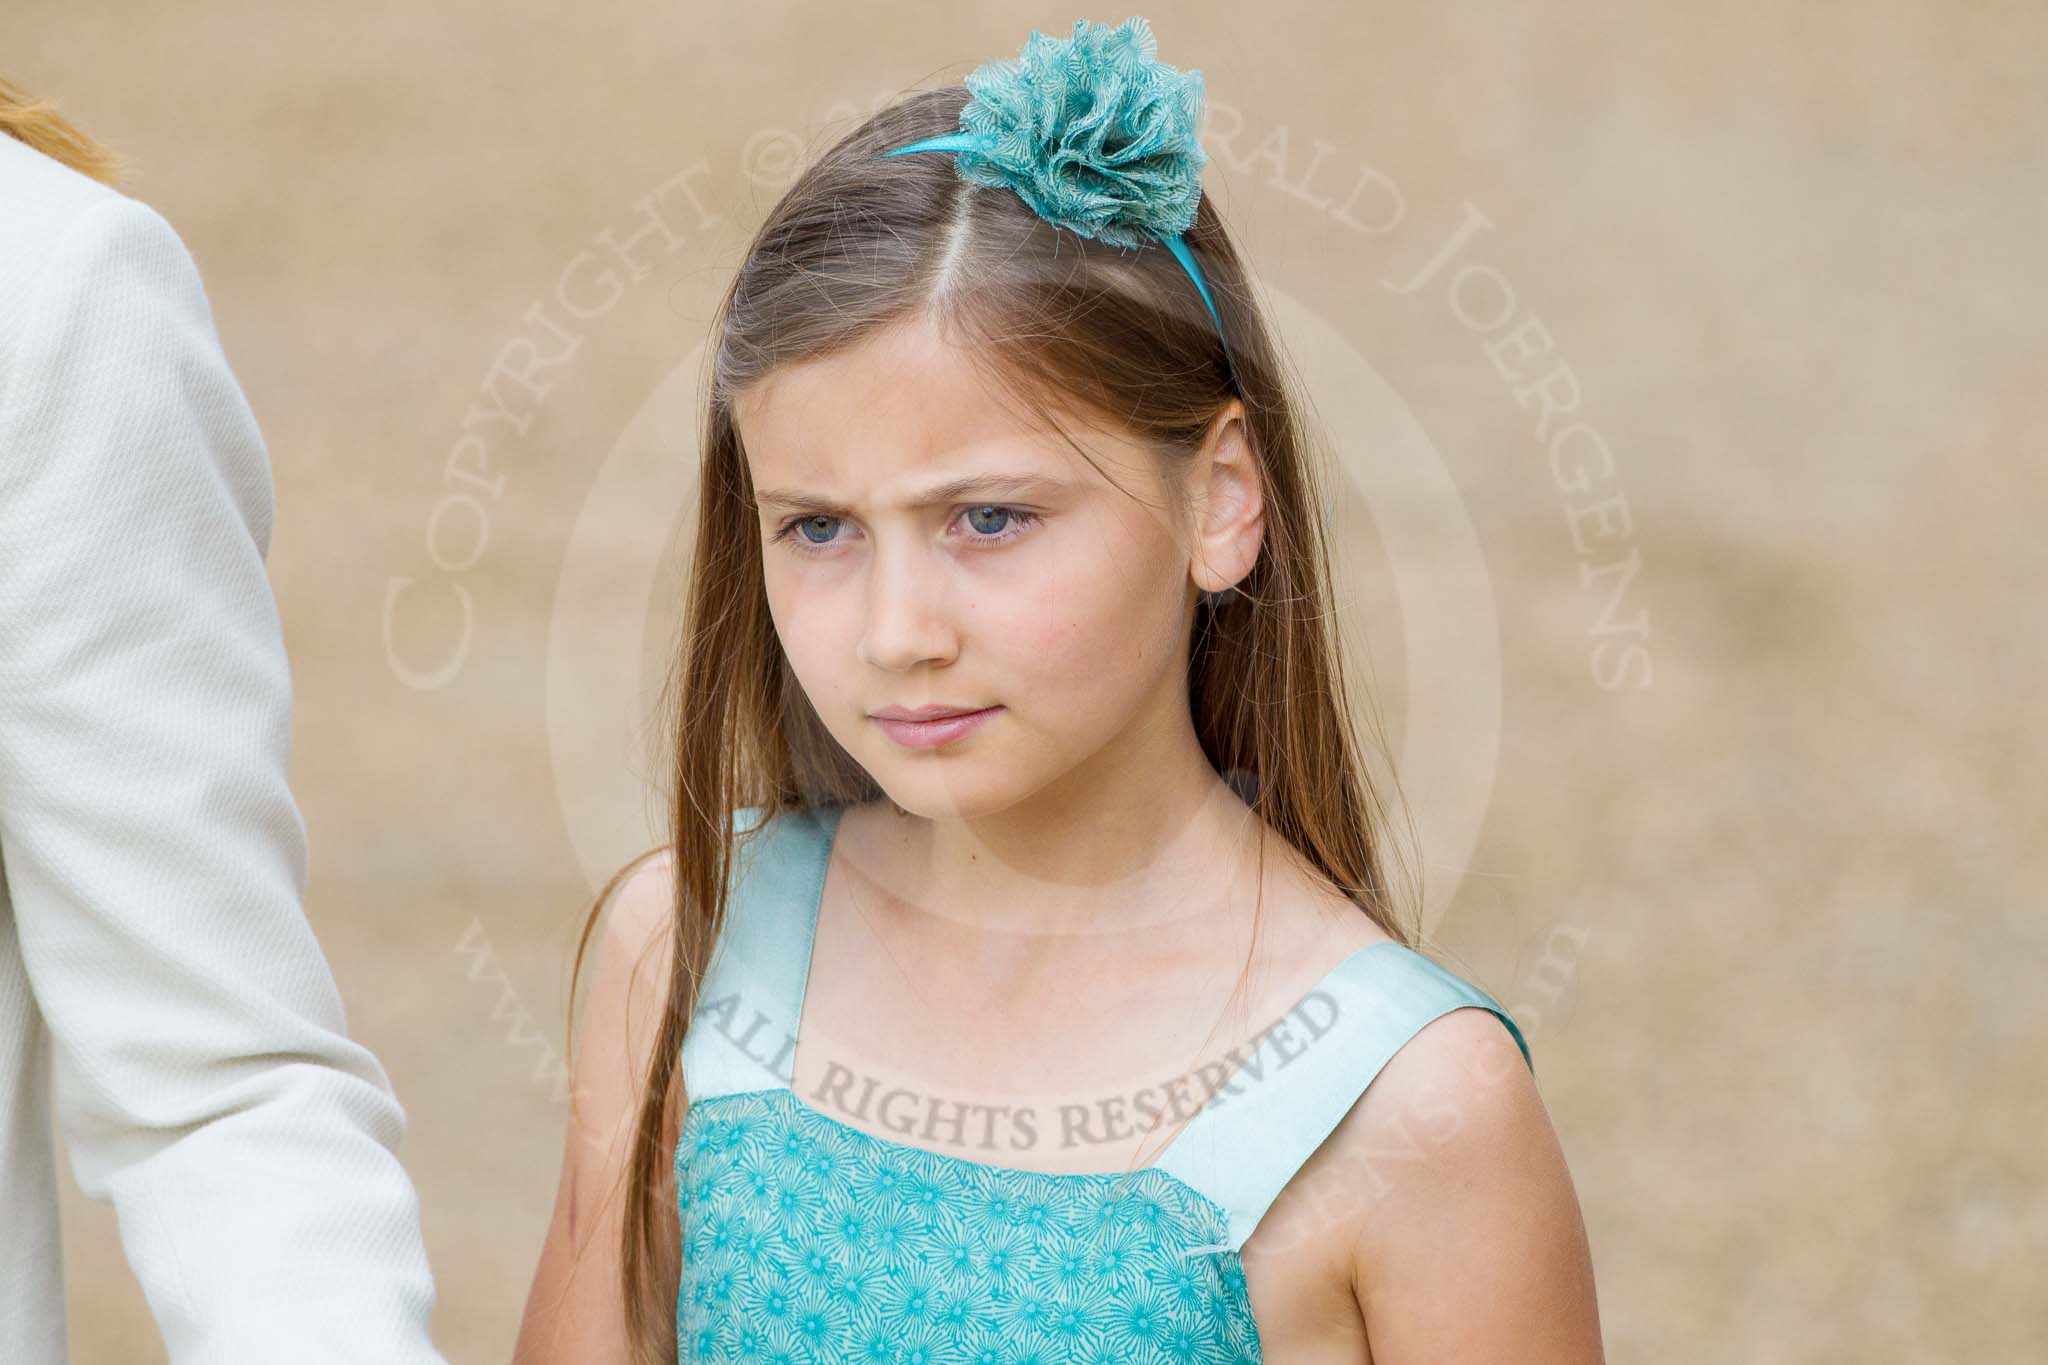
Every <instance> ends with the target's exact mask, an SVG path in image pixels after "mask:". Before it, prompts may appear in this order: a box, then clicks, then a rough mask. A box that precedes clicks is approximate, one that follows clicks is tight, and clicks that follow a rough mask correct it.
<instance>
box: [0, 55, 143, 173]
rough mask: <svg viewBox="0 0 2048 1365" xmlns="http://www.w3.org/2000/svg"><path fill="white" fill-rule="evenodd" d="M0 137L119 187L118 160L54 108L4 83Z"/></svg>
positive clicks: (0, 97) (0, 100)
mask: <svg viewBox="0 0 2048 1365" xmlns="http://www.w3.org/2000/svg"><path fill="white" fill-rule="evenodd" d="M0 133H6V134H7V135H8V136H10V137H12V138H15V139H16V140H18V141H21V142H26V143H27V144H28V145H29V146H31V147H33V148H35V149H36V150H37V151H39V152H41V153H42V154H43V155H44V156H48V157H54V158H55V159H57V160H58V161H61V162H63V163H64V164H65V165H67V166H69V167H70V168H71V169H72V170H74V171H81V172H83V173H84V174H86V175H89V176H91V177H92V178H93V179H95V180H97V181H99V182H101V183H102V184H106V185H113V186H116V187H118V186H119V185H120V183H121V176H122V174H123V171H124V167H123V166H122V164H121V158H120V157H118V156H116V155H115V154H114V153H113V152H112V151H110V150H108V149H107V148H106V147H105V146H103V145H101V144H100V143H98V142H96V141H94V140H93V138H92V137H91V136H89V135H88V134H87V133H86V132H85V130H84V129H82V128H80V127H79V126H78V125H77V124H75V123H73V122H72V121H71V120H70V119H67V118H65V117H64V116H63V115H62V114H60V113H58V112H57V106H56V105H54V104H52V103H50V102H49V101H48V100H39V99H35V98H32V97H31V96H30V95H29V94H28V93H27V92H25V91H23V90H20V89H17V88H16V87H14V86H12V85H9V84H8V83H7V82H6V81H0Z"/></svg>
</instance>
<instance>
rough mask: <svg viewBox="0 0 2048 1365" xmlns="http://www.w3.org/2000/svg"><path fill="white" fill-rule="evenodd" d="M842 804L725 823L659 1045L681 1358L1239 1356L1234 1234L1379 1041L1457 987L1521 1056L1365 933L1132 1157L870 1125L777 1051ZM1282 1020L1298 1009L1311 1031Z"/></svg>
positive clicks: (1243, 1310)
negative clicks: (709, 912) (672, 1097)
mask: <svg viewBox="0 0 2048 1365" xmlns="http://www.w3.org/2000/svg"><path fill="white" fill-rule="evenodd" d="M843 809H844V808H843V807H838V806H826V807H821V808H817V809H812V810H787V811H783V812H782V813H781V814H779V815H777V816H776V817H775V818H774V819H773V820H770V821H768V823H767V827H766V828H765V829H761V830H759V832H758V833H755V834H750V835H748V836H747V837H746V839H744V840H742V841H741V842H740V843H739V845H738V853H737V856H736V859H735V866H734V869H733V874H732V875H733V882H732V886H731V892H730V900H729V903H728V911H727V917H726V923H725V927H724V930H723V932H722V933H721V935H720V938H719V941H718V943H717V945H716V946H715V948H714V950H713V953H712V961H711V964H710V967H709V969H708V975H707V976H706V979H705V982H704V986H703V989H702V991H701V993H700V998H699V1002H698V1009H697V1013H696V1016H695V1018H694V1019H693V1021H692V1023H691V1026H690V1028H689V1030H688V1032H687V1034H686V1036H685V1038H684V1042H683V1048H682V1054H681V1066H682V1074H683V1084H684V1087H685V1090H686V1093H687V1096H688V1100H689V1107H688V1109H687V1110H686V1111H685V1114H684V1119H683V1126H682V1134H681V1139H680V1141H679V1142H678V1143H677V1144H676V1153H675V1175H676V1203H677V1211H678V1213H679V1214H680V1216H681V1225H682V1242H683V1246H682V1253H683V1256H682V1278H681V1283H680V1287H679V1289H678V1292H677V1295H676V1346H677V1358H678V1360H679V1361H680V1362H682V1365H693V1363H694V1365H709V1363H710V1362H714V1361H717V1362H725V1361H735V1362H737V1361H746V1362H762V1363H763V1365H794V1363H795V1362H806V1363H809V1365H841V1363H842V1362H844V1363H845V1365H853V1363H854V1362H861V1363H862V1365H954V1363H955V1362H958V1363H959V1365H999V1363H1000V1365H1054V1362H1061V1363H1062V1365H1064V1363H1065V1362H1080V1363H1081V1365H1098V1363H1099V1365H1110V1362H1115V1365H1134V1363H1139V1365H1142V1363H1144V1362H1158V1365H1198V1363H1201V1365H1208V1363H1210V1362H1214V1363H1216V1365H1239V1363H1243V1365H1255V1363H1256V1362H1258V1361H1260V1359H1261V1355H1260V1347H1259V1330H1258V1324H1257V1323H1256V1322H1255V1321H1254V1320H1253V1317H1252V1309H1251V1303H1250V1300H1249V1298H1248V1296H1247V1294H1246V1291H1245V1276H1244V1266H1243V1263H1242V1261H1241V1260H1240V1259H1239V1252H1240V1250H1241V1248H1242V1247H1243V1246H1244V1243H1245V1241H1246V1240H1247V1239H1248V1238H1249V1237H1250V1236H1251V1234H1252V1230H1253V1229H1254V1228H1255V1227H1257V1226H1258V1222H1259V1219H1260V1216H1261V1215H1262V1214H1264V1213H1265V1212H1266V1210H1267V1209H1268V1208H1269V1207H1270V1206H1271V1205H1272V1203H1273V1201H1274V1200H1275V1199H1276V1198H1277V1197H1278V1196H1279V1194H1280V1191H1281V1189H1282V1188H1283V1187H1284V1186H1285V1185H1286V1184H1287V1182H1288V1180H1289V1178H1291V1177H1292V1176H1293V1175H1294V1173H1295V1171H1297V1170H1298V1169H1299V1168H1300V1167H1301V1166H1302V1164H1303V1163H1304V1162H1306V1161H1307V1160H1308V1159H1309V1157H1310V1156H1311V1155H1313V1154H1314V1152H1315V1150H1316V1149H1317V1148H1318V1147H1319V1146H1320V1145H1321V1144H1322V1142H1323V1141H1324V1139H1325V1138H1327V1137H1328V1136H1329V1135H1330V1133H1331V1132H1332V1131H1333V1130H1335V1128H1336V1126H1337V1124H1338V1123H1339V1121H1341V1120H1342V1119H1343V1117H1344V1115H1345V1114H1346V1113H1347V1112H1349V1110H1350V1109H1351V1107H1352V1105H1353V1104H1354V1103H1355V1102H1356V1101H1357V1099H1358V1097H1359V1095H1360V1094H1361V1093H1363V1091H1364V1090H1365V1088H1366V1086H1367V1085H1368V1084H1369V1083H1370V1082H1371V1081H1372V1079H1373V1077H1374V1076H1375V1075H1377V1074H1378V1072H1379V1070H1380V1068H1381V1067H1382V1066H1384V1065H1385V1064H1386V1062H1387V1060H1388V1059H1389V1058H1390V1057H1392V1056H1393V1055H1394V1053H1395V1052H1397V1051H1398V1050H1399V1049H1400V1048H1401V1046H1402V1045H1403V1044H1404V1043H1406V1042H1407V1041H1408V1039H1410V1038H1411V1037H1413V1036H1414V1035H1415V1033H1416V1031H1417V1030H1419V1029H1420V1028H1422V1026H1423V1025H1425V1024H1427V1023H1429V1022H1430V1021H1431V1020H1433V1019H1435V1018H1437V1017H1438V1016H1440V1015H1442V1014H1445V1013H1448V1012H1449V1011H1451V1010H1454V1009H1461V1008H1464V1007H1466V1006H1477V1007H1479V1008H1482V1009H1487V1010H1490V1011H1492V1012H1493V1013H1494V1014H1496V1015H1498V1016H1499V1017H1500V1019H1501V1021H1502V1022H1503V1023H1505V1024H1506V1025H1507V1027H1508V1030H1509V1031H1510V1032H1511V1033H1512V1034H1513V1035H1514V1038H1515V1042H1516V1044H1517V1045H1518V1046H1520V1048H1521V1050H1522V1056H1523V1060H1524V1062H1525V1063H1528V1064H1529V1065H1531V1066H1532V1068H1533V1062H1531V1061H1530V1058H1529V1048H1528V1044H1527V1043H1526V1042H1524V1041H1523V1038H1522V1033H1521V1029H1520V1028H1519V1027H1517V1025H1516V1024H1515V1021H1514V1020H1513V1019H1512V1018H1510V1017H1509V1015H1508V1013H1507V1012H1506V1011H1505V1010H1503V1009H1502V1008H1501V1007H1500V1006H1499V1005H1498V1004H1496V1003H1495V1002H1494V1001H1493V999H1492V998H1491V997H1489V996H1488V995H1486V994H1485V993H1484V992H1482V991H1480V990H1479V989H1477V988H1476V987H1474V986H1472V985H1470V984H1468V983H1467V982H1466V981H1464V980H1463V979H1462V978H1460V977H1458V976H1456V975H1454V974H1452V973H1451V972H1449V971H1446V970H1445V969H1444V968H1442V967H1440V966H1438V965H1437V964H1436V963H1435V962H1433V961H1431V960H1430V959H1428V958H1426V957H1424V956H1423V955H1422V954H1420V953H1417V952H1415V951H1413V950H1412V949H1409V948H1406V947H1404V946H1402V945H1399V944H1393V943H1379V944H1373V945H1370V946H1368V947H1365V948H1362V949H1360V950H1359V951H1358V952H1356V953H1353V954H1352V955H1351V956H1350V957H1348V958H1346V959H1345V960H1344V961H1342V962H1341V963H1339V964H1338V965H1337V966H1336V967H1335V968H1334V969H1333V970H1332V971H1331V972H1330V973H1329V975H1328V976H1326V977H1325V978H1324V979H1323V981H1322V982H1321V983H1320V985H1319V986H1318V987H1317V988H1316V990H1314V991H1312V992H1310V993H1309V995H1308V996H1306V997H1304V998H1303V1002H1302V1004H1301V1005H1298V1006H1297V1007H1296V1010H1295V1011H1293V1012H1290V1013H1289V1014H1288V1015H1287V1016H1286V1019H1285V1024H1284V1025H1283V1026H1282V1027H1276V1028H1275V1029H1273V1030H1272V1031H1270V1032H1269V1033H1267V1034H1265V1035H1263V1036H1262V1038H1261V1040H1260V1042H1259V1044H1258V1046H1257V1047H1256V1048H1255V1049H1252V1050H1250V1051H1249V1054H1248V1055H1245V1056H1244V1057H1243V1060H1242V1061H1240V1063H1239V1069H1238V1071H1237V1072H1236V1073H1234V1074H1233V1077H1232V1080H1233V1084H1232V1085H1231V1086H1229V1087H1226V1088H1225V1089H1224V1090H1223V1091H1221V1092H1219V1093H1218V1094H1217V1095H1216V1097H1215V1099H1214V1100H1212V1101H1211V1103H1210V1104H1209V1105H1208V1106H1207V1107H1206V1108H1205V1109H1203V1110H1202V1112H1201V1113H1199V1114H1198V1115H1196V1116H1195V1117H1194V1118H1193V1120H1192V1121H1190V1122H1189V1123H1188V1125H1187V1127H1186V1128H1184V1129H1183V1130H1182V1131H1181V1133H1180V1134H1179V1136H1177V1137H1176V1138H1175V1139H1174V1140H1173V1142H1172V1144H1171V1145H1170V1146H1169V1147H1168V1148H1167V1149H1166V1151H1165V1153H1164V1154H1163V1155H1162V1156H1161V1157H1160V1158H1159V1159H1158V1160H1157V1161H1155V1162H1154V1164H1153V1165H1151V1166H1147V1167H1140V1168H1138V1169H1136V1170H1135V1171H1121V1172H1111V1173H1099V1174H1098V1173H1051V1172H1044V1171H1027V1170H1017V1169H1012V1168H1010V1167H1005V1166H998V1165H992V1164H985V1163H982V1162H979V1161H974V1160H970V1159H968V1158H965V1157H957V1156H953V1155H950V1154H943V1153H940V1152H937V1151H933V1150H930V1149H927V1148H921V1147H916V1146H911V1145H908V1144H905V1143H900V1142H896V1141H893V1140H890V1139H887V1138H882V1137H877V1136H875V1135H873V1134H871V1133H868V1132H867V1131H865V1130H864V1129H860V1128H855V1127H852V1126H850V1125H848V1124H845V1123H842V1122H841V1121H839V1120H838V1119H836V1118H833V1117H831V1116H830V1115H828V1114H826V1113H824V1112H823V1111H821V1110H818V1109H815V1108H813V1107H812V1106H810V1105H809V1104H807V1103H805V1102H804V1101H803V1100H801V1099H799V1098H798V1097H797V1095H796V1093H795V1092H794V1091H793V1090H792V1089H791V1086H790V1082H789V1079H788V1077H787V1076H786V1074H785V1068H787V1066H788V1065H789V1061H790V1059H791V1057H793V1056H794V1054H795V1050H796V1047H795V1039H796V1038H797V1034H798V1029H797V1026H798V1022H799V1020H800V1019H801V1017H802V1011H803V1001H804V987H805V983H806V978H807V977H808V975H809V971H810V957H811V944H812V939H813V936H814V934H815V931H816V928H817V915H818V907H819V903H820V901H821V900H822V898H823V894H824V882H825V868H826V863H827V860H828V859H829V857H830V855H831V848H832V838H833V834H834V832H835V831H836V829H837V827H838V822H839V816H840V814H841V813H842V812H843ZM763 815H764V809H763V808H761V807H748V808H746V809H745V810H743V811H741V812H740V813H739V815H738V817H737V819H736V821H735V827H736V828H737V829H740V830H748V829H751V828H753V827H755V826H757V825H760V824H761V822H762V819H763ZM1312 1002H1313V1003H1315V1004H1318V1005H1319V1006H1320V1008H1319V1009H1316V1010H1315V1011H1314V1012H1313V1013H1311V1012H1310V1010H1309V1008H1308V1007H1309V1006H1310V1004H1311V1003H1312ZM1288 1027H1299V1028H1306V1029H1311V1030H1317V1032H1316V1036H1315V1037H1314V1040H1313V1046H1307V1045H1304V1043H1303V1040H1302V1039H1301V1038H1299V1037H1293V1038H1289V1037H1288V1036H1287V1034H1286V1032H1285V1029H1287V1028H1288ZM1240 1079H1242V1080H1247V1081H1251V1082H1253V1083H1252V1084H1250V1085H1248V1086H1242V1087H1240V1086H1239V1085H1238V1084H1236V1082H1237V1081H1239V1080H1240ZM1175 1121H1176V1122H1177V1121H1178V1120H1177V1119H1176V1120H1175Z"/></svg>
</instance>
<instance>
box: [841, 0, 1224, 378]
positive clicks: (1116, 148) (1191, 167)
mask: <svg viewBox="0 0 2048 1365" xmlns="http://www.w3.org/2000/svg"><path fill="white" fill-rule="evenodd" d="M1157 51H1158V43H1157V40H1156V39H1154V38H1153V36H1152V27H1151V25H1150V24H1148V23H1146V22H1145V20H1143V19H1141V18H1138V17H1137V16H1135V15H1133V16H1132V17H1131V18H1129V19H1126V20H1124V22H1123V23H1122V24H1121V25H1119V26H1117V27H1116V28H1108V27H1105V26H1104V25H1101V24H1093V23H1090V22H1089V21H1088V20H1086V19H1081V20H1077V21H1076V22H1075V24H1074V36H1073V37H1072V38H1070V39H1060V38H1048V37H1046V36H1045V35H1044V34H1042V33H1039V32H1037V31H1036V30H1034V31H1033V32H1032V34H1031V37H1030V39H1029V40H1028V41H1026V43H1025V44H1024V51H1023V52H1022V54H1020V55H1019V56H1018V57H1017V59H1016V60H1014V61H993V62H986V63H984V64H983V65H981V66H979V67H977V68H976V69H975V70H974V71H972V72H971V73H969V75H968V77H967V80H966V85H967V90H968V93H969V95H970V96H971V98H970V99H969V100H968V101H967V105H966V107H965V108H963V109H962V110H961V111H960V131H959V132H957V133H942V134H940V135H939V136H937V137H928V138H923V139H921V140H919V141H917V142H912V143H909V144H907V145H905V146H902V147H896V148H892V149H891V150H889V151H886V152H883V153H881V155H883V156H902V155H903V154H905V153H907V152H957V153H958V155H957V156H956V157H954V159H953V166H954V169H955V170H956V171H957V172H958V173H959V175H960V177H961V178H962V179H964V180H966V181H968V182H969V183H971V184H975V185H985V186H988V187H990V188H993V189H1009V190H1015V191H1016V192H1017V194H1018V195H1019V196H1020V197H1021V198H1022V199H1023V200H1024V202H1025V203H1026V204H1028V205H1030V206H1031V209H1032V211H1033V212H1035V213H1036V214H1038V216H1039V217H1041V218H1043V219H1045V220H1046V221H1047V222H1049V223H1052V224H1054V225H1055V226H1058V227H1063V228H1067V229H1069V230H1071V231H1074V232H1078V233H1080V234H1081V235H1082V236H1083V237H1092V238H1096V239H1099V240H1101V241H1104V242H1108V243H1110V244H1111V245H1113V246H1121V247H1137V246H1141V245H1142V244H1143V243H1144V242H1145V241H1146V240H1147V239H1148V238H1149V239H1153V240H1157V241H1159V242H1161V243H1163V244H1164V245H1165V247H1166V249H1167V250H1168V251H1170V252H1172V253H1173V258H1174V259H1175V260H1177V261H1179V262H1180V264H1181V268H1182V269H1183V270H1185V271H1187V273H1188V276H1189V278H1191V279H1192V280H1194V282H1195V289H1196V291H1197V292H1199V293H1200V294H1201V296H1202V306H1203V307H1205V308H1207V309H1208V310H1209V319H1210V321H1212V322H1213V323H1215V325H1216V335H1217V338H1218V339H1219V340H1221V341H1223V352H1224V359H1225V361H1226V362H1228V360H1229V358H1230V345H1229V341H1228V339H1227V338H1225V337H1224V335H1223V318H1222V316H1221V315H1220V314H1218V313H1217V311H1216V302H1215V300H1214V299H1212V298H1211V297H1210V296H1209V283H1208V281H1207V280H1205V279H1203V278H1202V268H1201V266H1199V265H1197V264H1196V263H1195V256H1194V253H1193V252H1191V251H1189V250H1188V244H1187V242H1186V241H1185V240H1184V239H1183V238H1182V236H1181V234H1182V233H1183V232H1185V231H1186V230H1187V228H1188V227H1189V225H1190V224H1192V223H1193V222H1194V221H1195V208H1196V206H1197V205H1198V204H1199V203H1200V202H1201V198H1202V167H1203V166H1204V165H1206V164H1207V163H1208V160H1209V156H1208V153H1206V152H1204V151H1203V150H1202V144H1201V139H1200V138H1199V136H1198V135H1197V125H1198V124H1199V123H1200V119H1201V110H1202V73H1201V72H1200V71H1189V72H1185V73H1183V72H1179V71H1176V70H1174V69H1173V68H1172V67H1170V66H1168V65H1166V63H1164V62H1161V61H1159V60H1158V59H1157V58H1156V57H1155V55H1154V54H1155V53H1156V52H1157Z"/></svg>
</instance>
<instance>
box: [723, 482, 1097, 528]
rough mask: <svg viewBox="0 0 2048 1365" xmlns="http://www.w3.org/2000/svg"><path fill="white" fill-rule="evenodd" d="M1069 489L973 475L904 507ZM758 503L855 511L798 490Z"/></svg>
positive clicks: (772, 491)
mask: <svg viewBox="0 0 2048 1365" xmlns="http://www.w3.org/2000/svg"><path fill="white" fill-rule="evenodd" d="M1067 487H1068V485H1067V483H1066V481H1065V480H1063V479H1055V478H1049V477H1047V476H1046V475H1043V474H969V475H966V476H965V477H963V478H958V479H948V480H947V481H946V482H944V483H938V484H933V485H932V486H931V487H929V488H927V489H925V491H924V492H923V493H921V494H919V495H917V496H916V497H913V498H911V499H910V501H909V502H907V503H906V504H904V505H905V506H908V507H935V506H938V505H940V504H943V503H952V502H962V501H965V500H967V499H970V498H977V497H988V498H1029V497H1045V496H1050V495H1053V494H1057V493H1061V492H1064V491H1066V489H1067ZM754 501H755V503H756V504H757V505H759V506H761V507H782V508H788V509H791V510H802V511H807V512H816V513H819V514H821V515H824V516H832V517H838V516H847V515H849V514H851V513H852V511H853V509H852V508H850V507H847V506H844V505H843V504H841V503H837V502H834V501H832V500H831V499H830V498H826V497H822V496H820V495H818V494H815V493H806V492H804V491H803V490H802V489H796V488H768V489H763V490H761V491H759V492H757V493H755V494H754Z"/></svg>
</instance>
